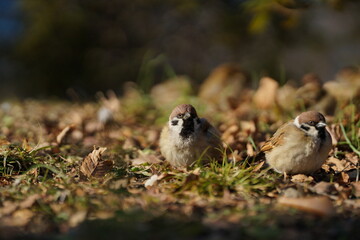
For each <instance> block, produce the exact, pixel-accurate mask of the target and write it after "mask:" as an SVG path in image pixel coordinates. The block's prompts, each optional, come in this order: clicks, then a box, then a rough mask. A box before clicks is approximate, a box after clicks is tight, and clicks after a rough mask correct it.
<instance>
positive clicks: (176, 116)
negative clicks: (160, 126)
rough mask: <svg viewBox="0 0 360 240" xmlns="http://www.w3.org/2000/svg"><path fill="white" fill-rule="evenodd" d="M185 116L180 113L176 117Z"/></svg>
mask: <svg viewBox="0 0 360 240" xmlns="http://www.w3.org/2000/svg"><path fill="white" fill-rule="evenodd" d="M183 116H184V114H181V113H179V114H178V115H177V116H176V117H178V118H182V117H183Z"/></svg>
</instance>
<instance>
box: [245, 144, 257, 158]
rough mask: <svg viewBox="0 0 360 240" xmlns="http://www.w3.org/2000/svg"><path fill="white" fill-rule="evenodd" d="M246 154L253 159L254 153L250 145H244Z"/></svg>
mask: <svg viewBox="0 0 360 240" xmlns="http://www.w3.org/2000/svg"><path fill="white" fill-rule="evenodd" d="M246 152H247V155H248V156H250V157H253V156H254V155H255V151H254V148H253V146H252V144H251V143H246Z"/></svg>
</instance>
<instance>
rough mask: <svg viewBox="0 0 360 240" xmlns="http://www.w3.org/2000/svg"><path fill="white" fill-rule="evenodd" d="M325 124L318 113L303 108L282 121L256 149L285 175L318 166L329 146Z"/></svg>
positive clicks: (322, 161) (313, 170)
mask: <svg viewBox="0 0 360 240" xmlns="http://www.w3.org/2000/svg"><path fill="white" fill-rule="evenodd" d="M325 127H326V120H325V117H324V116H323V115H322V114H321V113H319V112H315V111H309V112H303V113H301V114H300V115H299V116H297V117H296V118H295V120H292V121H289V122H287V123H285V124H284V125H282V126H281V127H280V128H279V129H278V130H277V131H276V132H275V134H274V135H273V136H272V137H271V138H270V139H269V140H268V141H266V142H265V144H264V145H263V146H262V148H261V150H260V151H261V152H264V153H265V157H266V161H267V163H268V164H269V165H270V167H272V168H273V169H274V170H275V171H277V172H280V173H284V175H285V176H286V174H300V173H301V174H310V173H313V172H315V171H316V170H318V169H320V168H321V166H322V164H323V163H324V162H325V160H326V159H327V157H328V154H329V152H330V149H331V146H332V144H331V136H330V134H329V132H328V131H327V130H326V128H325Z"/></svg>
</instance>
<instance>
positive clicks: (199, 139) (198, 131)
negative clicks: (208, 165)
mask: <svg viewBox="0 0 360 240" xmlns="http://www.w3.org/2000/svg"><path fill="white" fill-rule="evenodd" d="M221 148H222V142H221V140H220V134H219V132H218V131H217V130H216V129H215V128H214V127H213V126H212V125H211V124H210V123H209V122H208V121H207V120H206V119H204V118H199V117H198V115H197V113H196V110H195V108H194V107H193V106H191V105H189V104H181V105H179V106H177V107H175V109H174V110H173V111H172V113H171V114H170V117H169V122H168V124H167V125H166V126H165V127H164V128H163V130H162V132H161V136H160V150H161V153H162V155H163V156H164V157H165V159H166V160H167V161H168V162H169V163H170V164H171V165H172V166H174V167H187V166H189V165H191V164H192V163H194V162H195V161H196V160H198V159H199V158H200V157H201V156H203V157H204V158H205V159H207V160H211V159H218V158H219V157H220V156H221V154H222V151H221Z"/></svg>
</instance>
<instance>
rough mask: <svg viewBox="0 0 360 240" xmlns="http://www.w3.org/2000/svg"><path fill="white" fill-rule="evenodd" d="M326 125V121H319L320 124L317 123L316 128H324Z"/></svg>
mask: <svg viewBox="0 0 360 240" xmlns="http://www.w3.org/2000/svg"><path fill="white" fill-rule="evenodd" d="M325 126H326V123H324V122H319V123H318V124H316V128H324V127H325Z"/></svg>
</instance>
